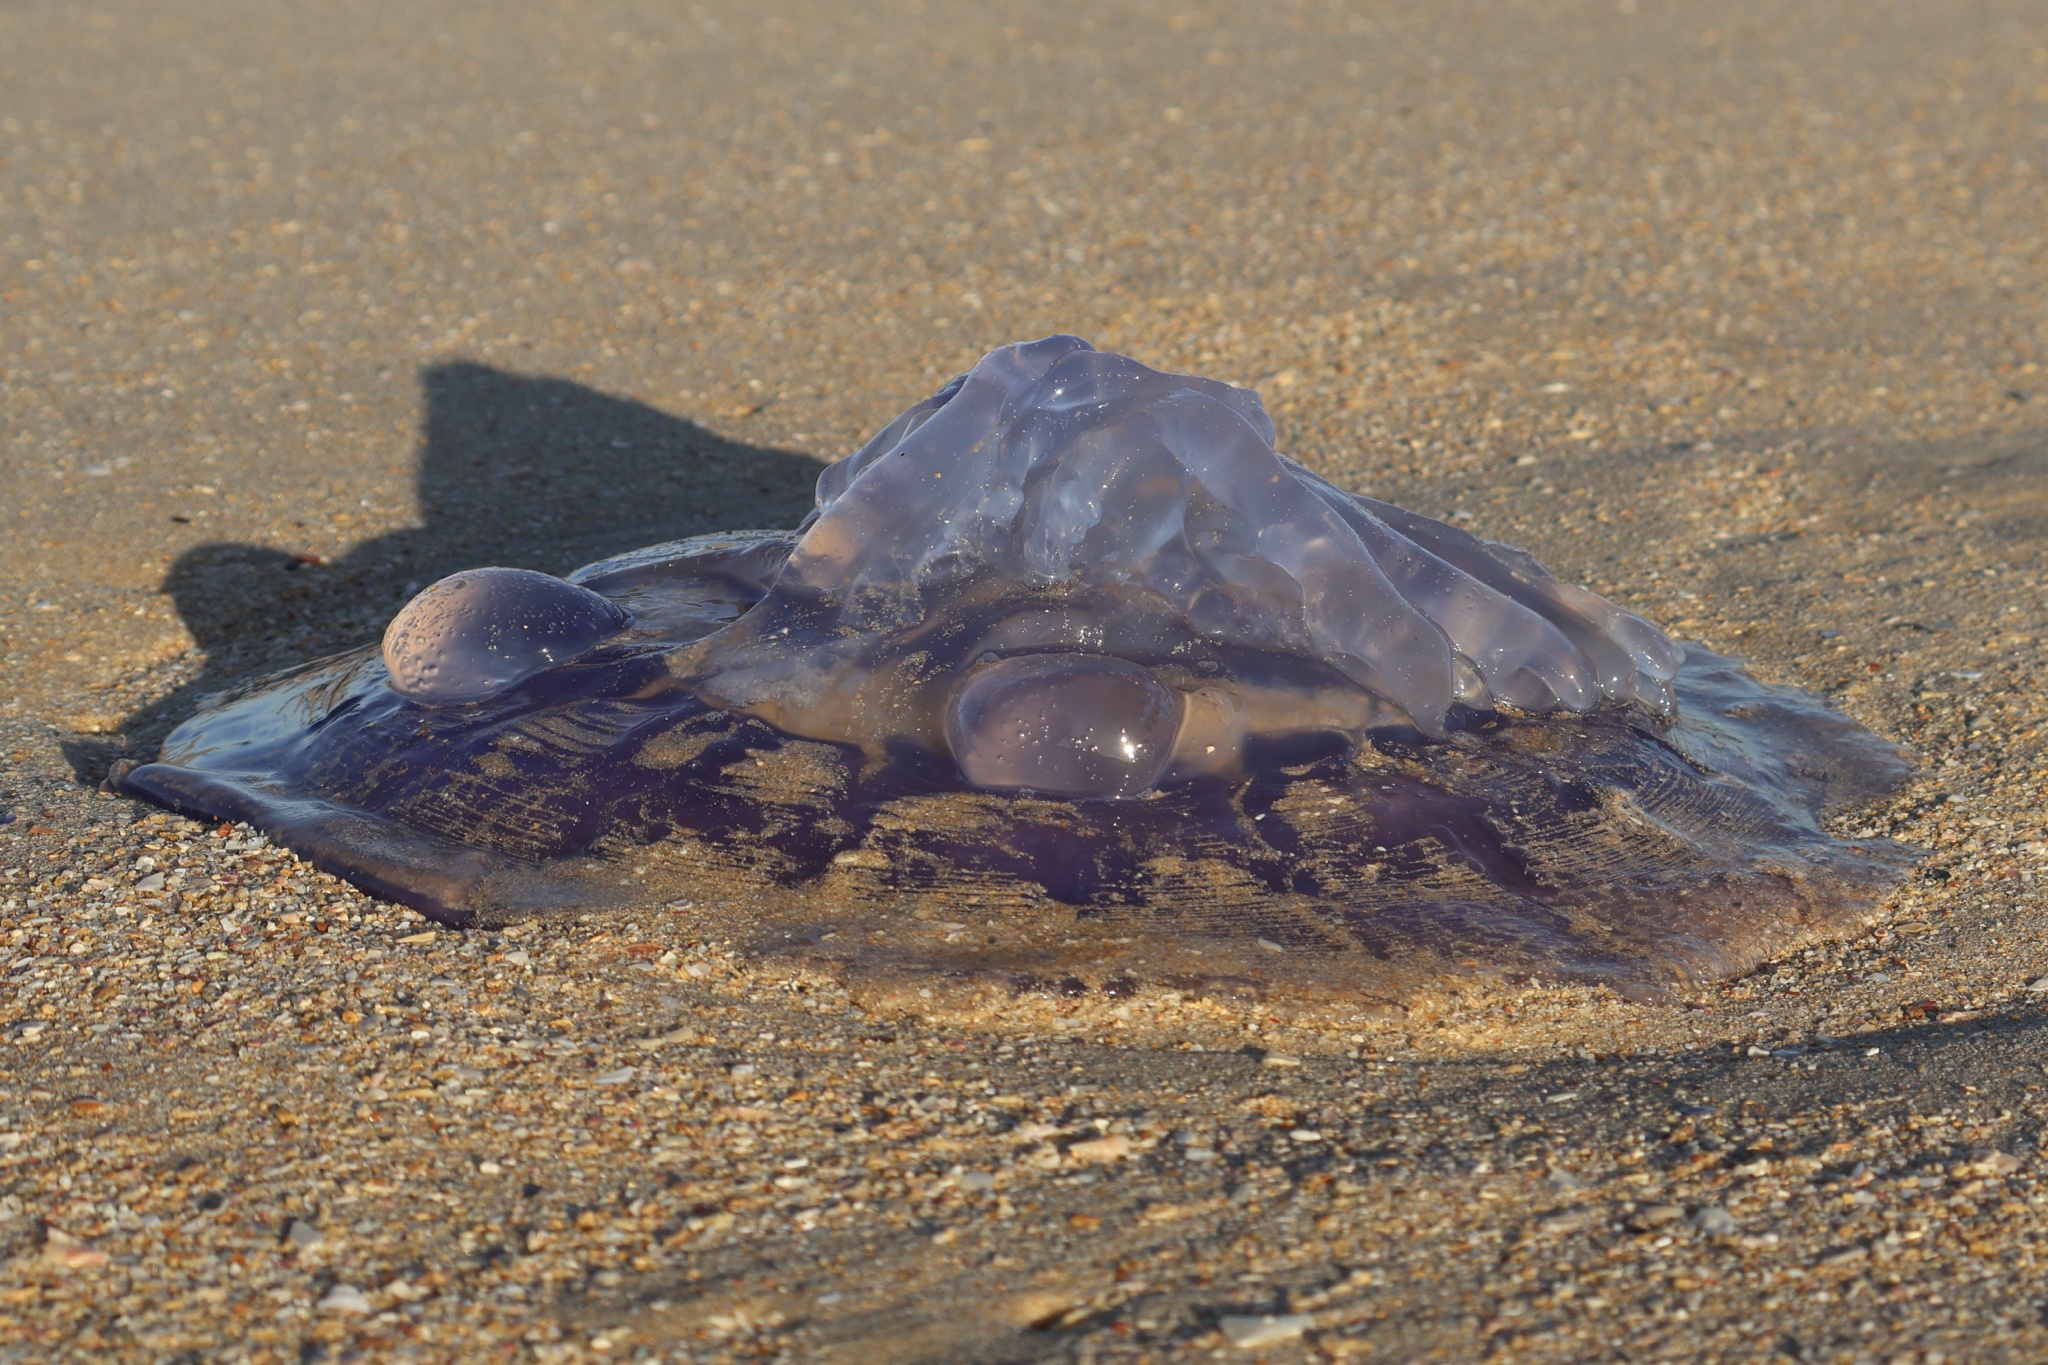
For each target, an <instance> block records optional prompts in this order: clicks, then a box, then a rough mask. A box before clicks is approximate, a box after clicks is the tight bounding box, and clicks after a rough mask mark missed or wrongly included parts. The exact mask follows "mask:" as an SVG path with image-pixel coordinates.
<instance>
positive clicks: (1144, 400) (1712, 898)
mask: <svg viewBox="0 0 2048 1365" xmlns="http://www.w3.org/2000/svg"><path fill="white" fill-rule="evenodd" d="M1273 440H1274V431H1273V424H1272V421H1271V419H1270V418H1268V417H1267V415H1266V411H1265V409H1264V408H1263V407H1262V406H1261V404H1260V402H1259V399H1258V396H1257V395H1256V394H1254V393H1252V392H1251V391H1250V390H1247V389H1240V388H1234V387H1232V386H1230V385H1228V384H1223V383H1219V382H1216V381H1214V380H1208V379H1199V378H1193V377H1189V376H1186V375H1174V374H1162V373H1160V372H1158V371H1155V370H1151V369H1148V368H1146V367H1145V366H1143V365H1141V364H1139V363H1137V362H1136V361H1134V360H1130V359H1127V358H1125V357H1123V356H1117V355H1109V354H1105V353H1103V352H1099V351H1097V350H1095V349H1094V348H1092V347H1090V346H1089V345H1088V344H1087V343H1086V342H1084V341H1081V340H1079V339H1077V338H1073V337H1052V338H1048V339H1046V340H1043V341H1036V342H1030V343H1026V344H1022V345H1015V346H1007V347H1004V348H1002V349H1000V350H997V351H993V352H991V353H990V354H989V355H988V356H986V357H985V358H984V359H983V360H982V361H981V362H980V363H979V364H978V365H976V366H975V367H974V369H973V370H971V371H970V372H968V373H967V374H965V375H962V376H960V377H959V378H957V379H955V380H953V381H952V382H951V383H950V384H948V385H946V386H945V387H944V388H943V389H941V390H940V391H939V392H938V393H936V394H934V395H933V396H932V397H930V398H928V399H926V400H924V401H923V402H921V403H918V404H917V405H915V406H914V407H912V408H910V409H909V410H908V411H907V412H905V413H903V414H902V415H901V416H900V417H898V418H897V419H896V420H895V421H893V422H891V423H890V424H889V425H888V426H887V427H885V428H884V429H883V430H882V431H881V432H880V433H879V434H878V435H877V436H876V437H875V438H874V439H873V440H872V441H870V442H869V443H868V444H867V445H866V446H865V447H863V448H862V449H861V450H860V451H859V452H857V453H856V454H854V455H852V456H850V457H848V458H846V459H844V460H841V461H839V462H838V463H836V464H833V465H830V466H828V467H827V468H826V469H825V470H824V471H823V473H822V474H821V475H820V476H819V479H818V489H817V507H816V510H815V511H814V512H813V513H812V514H811V515H810V516H809V517H808V518H807V519H806V520H805V522H804V523H803V525H801V526H799V527H798V528H796V529H795V530H794V531H787V532H779V531H739V532H732V533H728V534H723V535H716V536H700V537H697V538H694V539H690V540H684V541H678V542H674V543H670V544H665V545H657V546H652V547H650V548H648V549H644V550H639V551H636V552H634V553H631V554H627V555H622V556H618V557H616V558H613V559H608V560H604V561H602V562H600V563H597V564H592V565H589V566H587V567H585V568H583V569H580V570H578V571H577V572H575V573H573V574H570V575H569V576H568V577H567V578H566V579H558V578H553V577H550V576H547V575H544V574H537V573H531V572H527V571H523V570H517V569H502V568H484V569H477V570H473V571H470V572H467V573H462V574H457V575H455V576H454V577H452V578H449V579H446V580H443V581H442V582H440V583H436V584H434V585H433V586H432V587H430V588H428V589H427V590H426V591H425V592H423V593H421V594H420V595H419V597H418V598H416V599H414V601H413V602H412V603H410V604H409V605H408V606H406V608H405V609H404V610H403V611H401V612H400V613H399V615H398V617H397V618H396V619H395V620H394V621H393V622H392V623H391V627H390V629H389V630H388V631H387V632H386V634H385V637H384V640H383V643H382V646H381V647H379V648H369V649H363V650H358V651H355V652H352V653H348V654H343V655H340V656H337V657H335V658H331V659H328V660H325V661H323V662H320V663H317V664H314V665H311V666H309V667H307V668H305V669H303V670H300V671H299V672H297V673H295V674H292V675H290V676H287V677H284V678H281V679H276V680H272V681H270V682H268V683H267V684H265V685H263V686H262V687H260V688H259V689H257V690H254V691H251V692H248V693H245V694H243V695H241V696H239V697H237V698H235V699H233V700H230V701H227V702H225V703H223V704H220V705H218V706H216V707H215V708H214V709H211V710H208V711H205V712H202V713H201V714H199V715H197V716H194V717H193V718H192V719H190V720H188V721H187V722H185V724H183V725H182V726H181V727H179V729H178V730H177V731H176V732H175V733H173V734H172V735H171V737H170V739H169V740H168V741H167V742H166V744H165V746H164V750H163V754H162V756H161V758H160V759H159V761H157V762H155V763H151V764H148V765H145V766H142V767H139V768H131V769H128V770H126V771H124V772H122V773H121V774H119V775H118V777H117V779H116V780H117V782H118V783H119V785H120V786H121V787H122V788H123V789H124V790H126V791H128V792H130V793H132V794H134V795H137V796H141V797H145V798H147V799H150V800H154V801H158V802H161V803H163V804H165V805H168V806H172V807H175V808H178V809H181V810H186V811H191V812H195V813H203V814H205V815H208V816H213V817H220V818H225V819H234V820H246V821H248V822H250V823H252V824H254V825H256V826H257V827H259V828H261V829H263V830H264V831H265V832H266V833H268V834H269V835H270V836H271V837H272V838H273V839H275V840H276V841H277V842H280V843H283V844H286V845H289V846H290V847H292V848H294V849H296V850H298V851H299V852H300V853H302V854H304V855H306V856H307V857H309V858H310V859H312V860H313V861H314V862H315V863H317V864H319V865H320V866H322V867H325V868H327V869H329V870H331V871H333V872H336V873H338V874H340V875H342V876H344V877H346V878H348V879H350V880H351V881H354V882H355V883H357V884H358V885H360V886H362V887H363V888H364V889H366V890H369V891H371V892H373V893H375V894H378V895H381V896H385V897H389V898H390V899H393V900H397V901H402V902H404V903H406V904H408V905H412V906H415V907H417V908H419V909H420V910H422V911H424V912H426V913H427V914H428V915H430V916H432V917H434V918H435V919H438V920H440V921H443V922H445V923H448V924H451V925H457V926H463V925H473V924H489V923H499V922H503V921H505V920H508V919H512V918H516V917H519V916H523V915H530V914H535V913H543V912H546V911H549V910H555V909H567V908H592V907H604V906H619V905H632V904H648V905H675V904H681V903H684V902H687V903H688V904H689V905H690V906H691V908H690V909H688V910H687V911H685V912H684V913H686V914H688V915H690V916H692V917H695V918H698V919H700V920H702V921H704V922H705V924H706V925H707V926H709V927H710V930H709V931H722V932H724V933H725V934H726V935H727V936H728V937H736V938H737V939H739V940H741V941H745V942H749V943H752V944H754V945H755V946H756V947H757V948H758V949H759V950H761V951H764V952H767V951H774V952H783V953H790V954H797V955H800V956H802V957H804V958H806V959H808V960H811V961H813V962H818V963H823V964H826V965H828V966H832V967H834V968H837V969H839V970H842V971H845V972H847V973H850V974H854V975H858V974H861V973H869V974H873V975H876V976H889V975H892V974H893V975H900V976H902V977H904V978H915V979H917V980H920V981H925V982H938V981H948V980H951V981H962V982H979V983H993V984H996V985H1000V984H1002V983H1006V982H1007V983H1010V984H1011V985H1012V986H1014V985H1015V984H1017V983H1029V982H1039V983H1044V982H1057V983H1064V984H1065V987H1066V988H1068V989H1077V990H1079V989H1088V988H1090V987H1110V988H1113V989H1125V988H1129V987H1130V986H1131V985H1132V984H1133V983H1143V982H1145V981H1146V980H1148V979H1149V980H1151V981H1152V982H1154V983H1168V984H1173V985H1175V986H1177V987H1181V988H1197V989H1199V988H1205V987H1213V988H1227V989H1232V990H1243V991H1251V992H1254V993H1267V994H1280V993H1288V992H1293V993H1299V994H1304V995H1310V996H1318V997H1323V998H1332V999H1335V998H1350V999H1375V998H1378V999H1387V998H1395V997H1398V996H1400V995H1401V994H1403V993H1404V992H1411V991H1413V990H1414V989H1416V988H1418V987H1419V986H1422V985H1425V984H1428V983H1432V982H1441V981H1443V980H1444V979H1446V978H1450V977H1458V976H1475V975H1476V976H1481V977H1489V976H1490V977H1495V978H1509V979H1528V978H1537V979H1543V980H1571V981H1587V982H1606V983H1609V984H1612V985H1615V986H1617V987H1619V988H1622V989H1626V990H1641V989H1654V988H1656V987H1657V986H1659V985H1661V984H1670V983H1677V982H1683V981H1687V980H1697V979H1702V978H1709V977H1713V976H1718V975H1725V974H1729V973H1734V972H1739V971H1743V970H1746V969H1748V968H1750V967H1752V966H1754V965H1755V964H1756V963H1758V962H1759V961H1761V960H1763V959H1764V958H1766V957H1769V956H1771V955H1774V954H1776V953H1779V952H1782V951H1784V950H1785V949H1787V948H1790V947H1792V946H1794V945H1796V944H1798V943H1800V942H1802V941H1805V940H1808V939H1811V938H1813V937H1815V936H1818V935H1822V934H1826V933H1830V932H1835V931H1839V930H1841V929H1843V928H1845V927H1847V926H1849V925H1852V924H1854V923H1856V922H1857V921H1858V920H1859V919H1860V918H1861V917H1862V916H1863V915H1864V914H1866V913H1867V912H1868V911H1869V909H1870V908H1871V907H1872V906H1873V904H1874V903H1875V902H1876V900H1877V899H1878V898H1880V897H1881V896H1882V895H1883V894H1884V892H1885V890H1886V889H1887V888H1888V887H1889V886H1891V885H1892V884H1894V883H1895V882H1896V881H1897V880H1898V879H1899V878H1900V876H1901V875H1902V874H1903V872H1904V870H1905V868H1906V867H1907V865H1908V862H1909V858H1910V852H1909V851H1908V850H1904V849H1901V848H1899V847H1897V846H1894V845H1892V844H1890V843H1889V842H1884V841H1873V842H1867V843H1857V842H1850V841H1846V840H1841V839H1836V838H1833V837H1831V836H1829V835H1828V834H1827V833H1826V832H1825V831H1824V829H1823V828H1822V825H1821V821H1822V819H1823V818H1824V817H1825V816H1826V815H1827V814H1829V813H1830V812H1831V811H1833V810H1835V809H1838V808H1841V807H1844V806H1846V805H1849V804H1853V803H1855V802H1858V801H1864V800H1868V799H1870V798H1872V797H1875V796H1877V795H1880V794H1882V793H1883V792H1885V791H1887V790H1889V789H1890V788H1891V787H1892V786H1893V785H1895V784H1896V783H1897V782H1898V780H1899V779H1900V777H1901V776H1902V774H1903V773H1904V771H1905V765H1904V761H1903V759H1902V757H1901V755H1900V754H1899V752H1898V751H1897V750H1896V749H1894V748H1893V747H1892V746H1890V745H1889V744H1887V743H1885V742H1884V741H1882V740H1880V739H1879V738H1878V737H1876V736H1875V735H1872V734H1871V733H1869V732H1868V731H1866V730H1864V729H1862V728H1861V727H1859V726H1857V725H1856V724H1855V723H1854V722H1852V721H1850V720H1849V719H1847V718H1846V717H1844V716H1842V715H1840V714H1839V713H1837V712H1834V711H1832V710H1830V709H1828V708H1827V707H1826V706H1825V705H1824V704H1823V703H1822V702H1821V701H1820V700H1819V699H1818V698H1815V697H1813V696H1811V695H1809V694H1807V693H1804V692H1800V691H1797V690H1795V689H1791V688H1785V687H1772V686H1766V685H1764V684H1761V683H1758V682H1756V681H1754V680H1752V679H1751V678H1749V677H1748V676H1747V675H1745V674H1744V673H1743V672H1742V671H1741V670H1740V669H1739V667H1738V666H1737V665H1736V664H1735V663H1734V662H1733V661H1732V660H1728V659H1725V658H1721V657H1718V656H1716V655H1714V654H1712V653H1709V652H1707V651H1705V650H1702V649H1698V648H1681V647H1680V646H1679V645H1677V644H1674V643H1673V642H1672V641H1671V640H1670V639H1668V638H1667V637H1666V636H1665V635H1664V634H1663V633H1662V632H1661V631H1659V630H1658V629H1657V628H1656V627H1655V626H1653V625H1651V624H1650V623H1649V622H1648V621H1646V620H1644V619H1643V618H1642V617H1640V616H1637V615H1635V614H1634V613H1632V612H1629V611H1626V610H1624V609H1622V608H1620V607H1618V606H1616V605H1615V604H1613V603H1611V602H1608V601H1606V600H1604V599H1603V598H1600V597H1598V596H1596V595H1594V594H1593V593H1591V592H1588V591H1586V590H1585V589H1583V588H1578V587H1573V586H1571V585H1569V584H1566V583H1562V582H1559V581H1558V580H1557V579H1556V578H1554V577H1553V576H1552V575H1551V574H1550V573H1548V572H1547V571H1546V570H1545V569H1544V568H1543V567H1542V566H1541V565H1540V564H1538V563H1537V562H1536V561H1535V560H1534V559H1533V558H1531V557H1530V556H1529V555H1528V554H1526V553H1524V552H1522V551H1520V550H1516V549H1512V548H1510V547H1508V546H1505V545H1499V544H1495V543H1493V542H1490V541H1485V540H1482V539H1479V538H1478V537H1476V536H1473V535H1471V534H1469V533H1468V532H1465V531H1463V530H1460V529H1458V528H1456V527H1453V526H1449V525H1446V524H1444V523H1442V522H1439V521H1434V520H1431V519H1430V518H1428V517H1423V516H1418V515H1416V514H1414V513H1411V512H1407V511H1403V510H1402V509H1400V508H1398V507H1394V506H1391V505H1389V504H1387V503H1383V502H1378V501H1375V500H1373V499H1371V498H1366V497H1360V496H1356V495H1353V494H1350V493H1346V492H1344V491H1342V490H1341V489H1339V488H1337V487H1335V486H1334V485H1332V484H1330V483H1329V482H1327V481H1325V480H1324V479H1322V478H1320V477H1318V476H1317V475H1315V474H1314V473H1312V472H1311V471H1309V470H1307V469H1305V468H1304V467H1302V466H1301V465H1299V464H1297V463H1295V462H1294V461H1292V460H1290V459H1288V458H1287V457H1286V456H1284V455H1281V454H1279V453H1278V452H1276V451H1275V450H1274V448H1273Z"/></svg>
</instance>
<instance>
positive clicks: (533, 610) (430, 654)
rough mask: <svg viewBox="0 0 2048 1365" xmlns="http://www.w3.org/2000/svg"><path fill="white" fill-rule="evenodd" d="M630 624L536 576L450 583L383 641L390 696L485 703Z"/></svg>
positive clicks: (503, 573)
mask: <svg viewBox="0 0 2048 1365" xmlns="http://www.w3.org/2000/svg"><path fill="white" fill-rule="evenodd" d="M630 619H631V618H630V617H628V616H627V615H626V613H625V612H623V611H621V610H620V609H619V608H618V607H616V606H614V605H613V604H612V603H611V602H609V601H607V600H606V599H605V598H602V597H600V596H598V595H597V594H596V593H594V592H592V591H591V590H590V589H588V588H581V587H578V586H576V585H575V584H574V583H568V582H564V581H563V580H562V579H559V578H555V577H552V576H551V575H548V574H544V573H535V572H533V571H532V570H530V569H470V570H467V571H465V572H463V573H458V574H451V575H450V576H448V577H447V578H444V579H442V580H441V581H440V582H438V583H435V584H434V585H432V586H431V587H429V588H428V589H427V590H426V591H424V592H422V593H421V594H420V595H419V596H417V597H415V598H413V599H412V601H410V602H408V603H406V605H405V608H404V610H402V611H400V612H399V613H398V615H397V616H395V617H393V618H392V620H391V625H390V626H389V627H388V628H387V629H386V630H385V632H384V667H385V668H386V669H387V670H388V671H389V672H390V674H391V688H392V690H393V691H394V692H397V693H398V694H399V695H400V696H403V697H407V698H409V699H411V700H413V701H420V702H464V701H480V700H482V699H483V698H485V697H491V696H496V695H497V694H498V693H500V692H504V691H506V690H508V689H510V688H513V687H517V686H518V685H519V684H520V683H522V682H524V681H526V680H527V679H528V678H531V677H533V676H534V675H536V674H538V673H544V672H546V671H547V670H548V669H550V668H554V667H556V666H557V665H559V664H564V663H568V662H569V661H571V660H573V659H577V658H580V657H582V656H583V655H585V654H588V653H589V652H590V651H591V650H593V649H595V648H596V647H597V646H598V645H600V644H602V643H603V642H604V641H605V640H606V639H608V638H609V637H611V636H613V635H616V634H617V633H618V632H619V631H621V630H623V629H625V627H626V625H627V624H628V622H629V621H630Z"/></svg>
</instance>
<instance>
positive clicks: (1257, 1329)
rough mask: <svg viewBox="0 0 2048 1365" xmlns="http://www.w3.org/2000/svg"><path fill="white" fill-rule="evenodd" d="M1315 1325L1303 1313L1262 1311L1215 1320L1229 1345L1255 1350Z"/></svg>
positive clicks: (1294, 1336) (1298, 1333)
mask: <svg viewBox="0 0 2048 1365" xmlns="http://www.w3.org/2000/svg"><path fill="white" fill-rule="evenodd" d="M1314 1324H1315V1319H1314V1318H1312V1317H1310V1316H1309V1315H1308V1314H1306V1313H1264V1314H1261V1315H1260V1316H1258V1317H1255V1318H1254V1317H1227V1318H1223V1319H1221V1320H1220V1321H1218V1322H1217V1324H1216V1325H1217V1326H1218V1327H1220V1328H1222V1329H1223V1335H1224V1338H1225V1339H1226V1340H1228V1341H1229V1342H1230V1344H1231V1345H1232V1346H1235V1347H1237V1348H1238V1349H1239V1350H1242V1351H1254V1350H1257V1349H1258V1348H1259V1347H1261V1346H1277V1345H1278V1344H1280V1343H1281V1342H1283V1341H1292V1340H1294V1338H1296V1337H1298V1336H1300V1335H1301V1334H1302V1333H1303V1332H1306V1331H1307V1330H1308V1329H1309V1328H1310V1327H1312V1326H1313V1325H1314Z"/></svg>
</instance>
